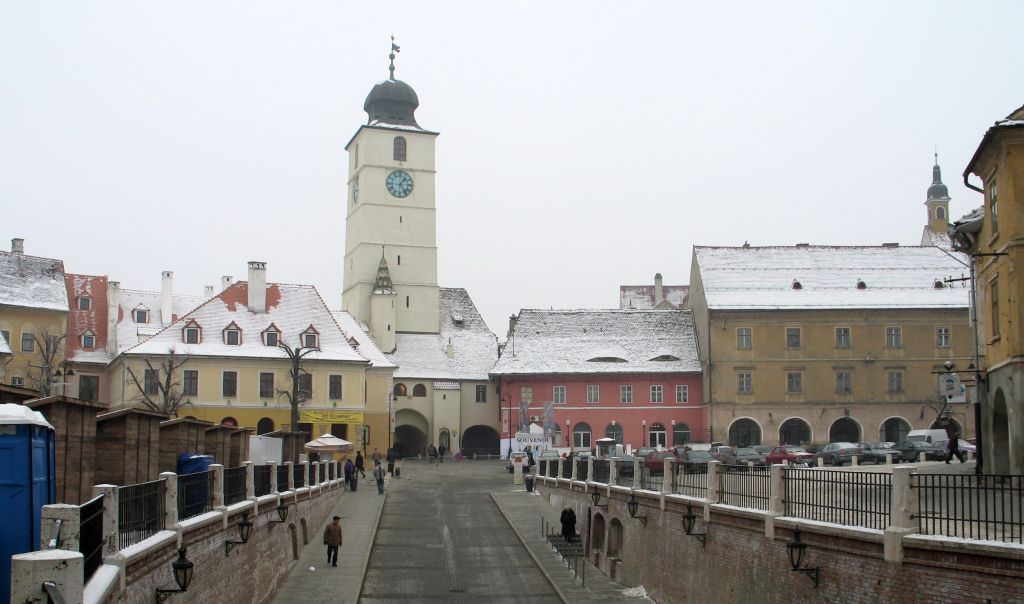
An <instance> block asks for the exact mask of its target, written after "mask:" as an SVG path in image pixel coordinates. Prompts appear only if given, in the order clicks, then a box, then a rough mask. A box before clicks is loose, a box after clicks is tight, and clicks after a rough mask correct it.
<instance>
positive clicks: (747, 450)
mask: <svg viewBox="0 0 1024 604" xmlns="http://www.w3.org/2000/svg"><path fill="white" fill-rule="evenodd" d="M733 463H736V464H739V465H747V464H748V463H753V464H754V465H755V466H763V465H765V463H766V462H765V460H764V456H763V455H761V454H760V453H758V452H757V450H756V449H754V447H739V448H738V449H736V455H735V461H734V462H733Z"/></svg>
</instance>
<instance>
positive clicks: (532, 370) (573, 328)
mask: <svg viewBox="0 0 1024 604" xmlns="http://www.w3.org/2000/svg"><path fill="white" fill-rule="evenodd" d="M658 358H663V359H675V360H654V359H658ZM700 370H701V369H700V360H699V358H698V355H697V338H696V334H695V330H694V323H693V314H692V313H691V312H690V311H688V310H588V309H577V310H534V309H523V310H521V311H520V312H519V316H518V318H517V319H516V321H515V326H514V327H513V330H512V333H510V334H509V340H508V342H507V343H506V344H505V346H504V348H503V349H502V353H501V358H500V359H498V362H497V364H496V365H495V366H494V369H493V370H492V373H494V374H497V375H510V374H520V375H522V374H552V373H588V374H598V373H674V372H699V371H700Z"/></svg>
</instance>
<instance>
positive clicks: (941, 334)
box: [935, 327, 951, 348]
mask: <svg viewBox="0 0 1024 604" xmlns="http://www.w3.org/2000/svg"><path fill="white" fill-rule="evenodd" d="M950 339H951V333H950V328H948V327H939V328H938V329H936V330H935V345H936V346H938V347H940V348H949V346H950Z"/></svg>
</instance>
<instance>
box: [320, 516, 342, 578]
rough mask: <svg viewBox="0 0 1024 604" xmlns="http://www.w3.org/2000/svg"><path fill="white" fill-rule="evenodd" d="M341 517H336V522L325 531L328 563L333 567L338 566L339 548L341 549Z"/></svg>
mask: <svg viewBox="0 0 1024 604" xmlns="http://www.w3.org/2000/svg"><path fill="white" fill-rule="evenodd" d="M341 540H342V535H341V516H335V517H334V520H333V521H332V522H331V523H330V524H328V525H327V527H326V528H325V529H324V545H326V546H327V563H328V564H330V565H331V566H337V565H338V548H339V547H341Z"/></svg>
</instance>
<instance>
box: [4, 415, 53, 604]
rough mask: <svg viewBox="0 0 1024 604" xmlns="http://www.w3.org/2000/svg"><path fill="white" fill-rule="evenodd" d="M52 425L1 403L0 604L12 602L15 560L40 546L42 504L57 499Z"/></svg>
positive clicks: (42, 418)
mask: <svg viewBox="0 0 1024 604" xmlns="http://www.w3.org/2000/svg"><path fill="white" fill-rule="evenodd" d="M53 461H54V453H53V426H51V425H50V423H49V422H47V421H46V418H45V417H43V414H42V413H40V412H38V411H33V410H31V409H29V408H28V407H23V406H22V405H11V404H7V405H0V515H2V517H3V518H4V521H3V522H0V604H7V603H8V602H9V601H10V598H11V556H12V555H14V554H22V553H25V552H31V551H35V550H36V549H37V548H38V547H39V540H40V527H41V519H42V512H43V506H44V505H47V504H51V503H53V502H54V500H56V498H57V494H56V481H55V480H54V463H53Z"/></svg>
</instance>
